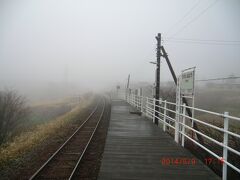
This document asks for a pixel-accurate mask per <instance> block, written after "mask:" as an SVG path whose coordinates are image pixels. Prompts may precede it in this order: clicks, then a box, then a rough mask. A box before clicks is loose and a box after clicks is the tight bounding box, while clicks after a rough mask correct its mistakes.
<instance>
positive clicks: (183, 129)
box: [182, 103, 186, 147]
mask: <svg viewBox="0 0 240 180" xmlns="http://www.w3.org/2000/svg"><path fill="white" fill-rule="evenodd" d="M185 115H186V104H185V103H184V104H183V117H182V120H183V121H182V123H183V125H182V147H184V139H185V136H184V135H185V118H186V117H185Z"/></svg>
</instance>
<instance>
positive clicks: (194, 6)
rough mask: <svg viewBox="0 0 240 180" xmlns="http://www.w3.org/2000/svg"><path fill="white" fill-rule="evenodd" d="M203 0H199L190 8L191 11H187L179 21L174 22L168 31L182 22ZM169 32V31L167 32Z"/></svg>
mask: <svg viewBox="0 0 240 180" xmlns="http://www.w3.org/2000/svg"><path fill="white" fill-rule="evenodd" d="M200 1H201V0H198V1H197V2H196V3H195V4H194V5H193V6H192V7H191V8H190V9H189V11H187V12H186V13H185V15H184V16H183V17H182V18H181V19H180V20H179V21H177V22H176V23H175V24H173V25H172V26H171V27H170V28H169V29H168V30H167V31H171V30H172V29H173V28H174V27H175V26H176V25H177V24H179V23H180V22H182V21H183V20H184V19H185V18H186V17H187V16H188V15H189V14H190V13H191V12H192V11H193V10H194V9H195V8H196V7H197V6H198V5H199V3H200ZM167 34H168V33H167Z"/></svg>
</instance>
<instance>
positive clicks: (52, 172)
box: [30, 99, 106, 180]
mask: <svg viewBox="0 0 240 180" xmlns="http://www.w3.org/2000/svg"><path fill="white" fill-rule="evenodd" d="M105 107H106V101H105V99H103V100H102V101H99V103H98V104H97V106H96V107H95V108H94V110H93V111H92V112H91V114H90V115H89V116H88V117H87V119H86V120H85V121H84V122H83V123H82V124H81V125H80V126H79V127H78V129H77V130H76V131H75V132H74V133H73V134H72V135H71V136H70V137H69V138H68V139H67V140H66V141H65V142H64V143H63V144H62V145H61V146H60V147H59V148H58V149H57V151H56V152H55V153H53V155H52V156H51V157H50V158H49V159H48V160H47V161H46V162H45V163H44V164H43V165H42V166H41V167H40V168H39V169H38V170H37V171H36V172H35V173H34V174H33V175H32V176H31V177H30V180H33V179H69V180H70V179H72V178H76V170H77V168H78V166H79V164H80V163H81V160H82V158H83V156H84V154H85V152H86V150H87V148H88V145H89V144H90V142H91V140H92V138H93V136H94V134H95V132H96V130H97V128H98V124H99V122H100V121H101V119H102V117H103V113H104V111H105ZM78 174H79V172H78Z"/></svg>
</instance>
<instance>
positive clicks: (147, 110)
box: [145, 97, 148, 117]
mask: <svg viewBox="0 0 240 180" xmlns="http://www.w3.org/2000/svg"><path fill="white" fill-rule="evenodd" d="M145 108H146V109H145V110H146V116H147V117H148V97H146V106H145Z"/></svg>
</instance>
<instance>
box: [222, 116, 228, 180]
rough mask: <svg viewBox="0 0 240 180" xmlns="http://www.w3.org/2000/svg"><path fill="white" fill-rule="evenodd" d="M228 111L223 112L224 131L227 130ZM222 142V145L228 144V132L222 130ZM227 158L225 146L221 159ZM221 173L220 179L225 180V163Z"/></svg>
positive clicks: (225, 159)
mask: <svg viewBox="0 0 240 180" xmlns="http://www.w3.org/2000/svg"><path fill="white" fill-rule="evenodd" d="M228 115H229V113H228V112H224V131H228V124H229V122H228V117H226V116H228ZM223 144H224V146H228V133H227V132H224V136H223ZM227 158H228V149H227V148H226V147H223V160H224V161H227ZM222 171H223V173H222V179H223V180H227V164H226V163H223V170H222Z"/></svg>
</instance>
